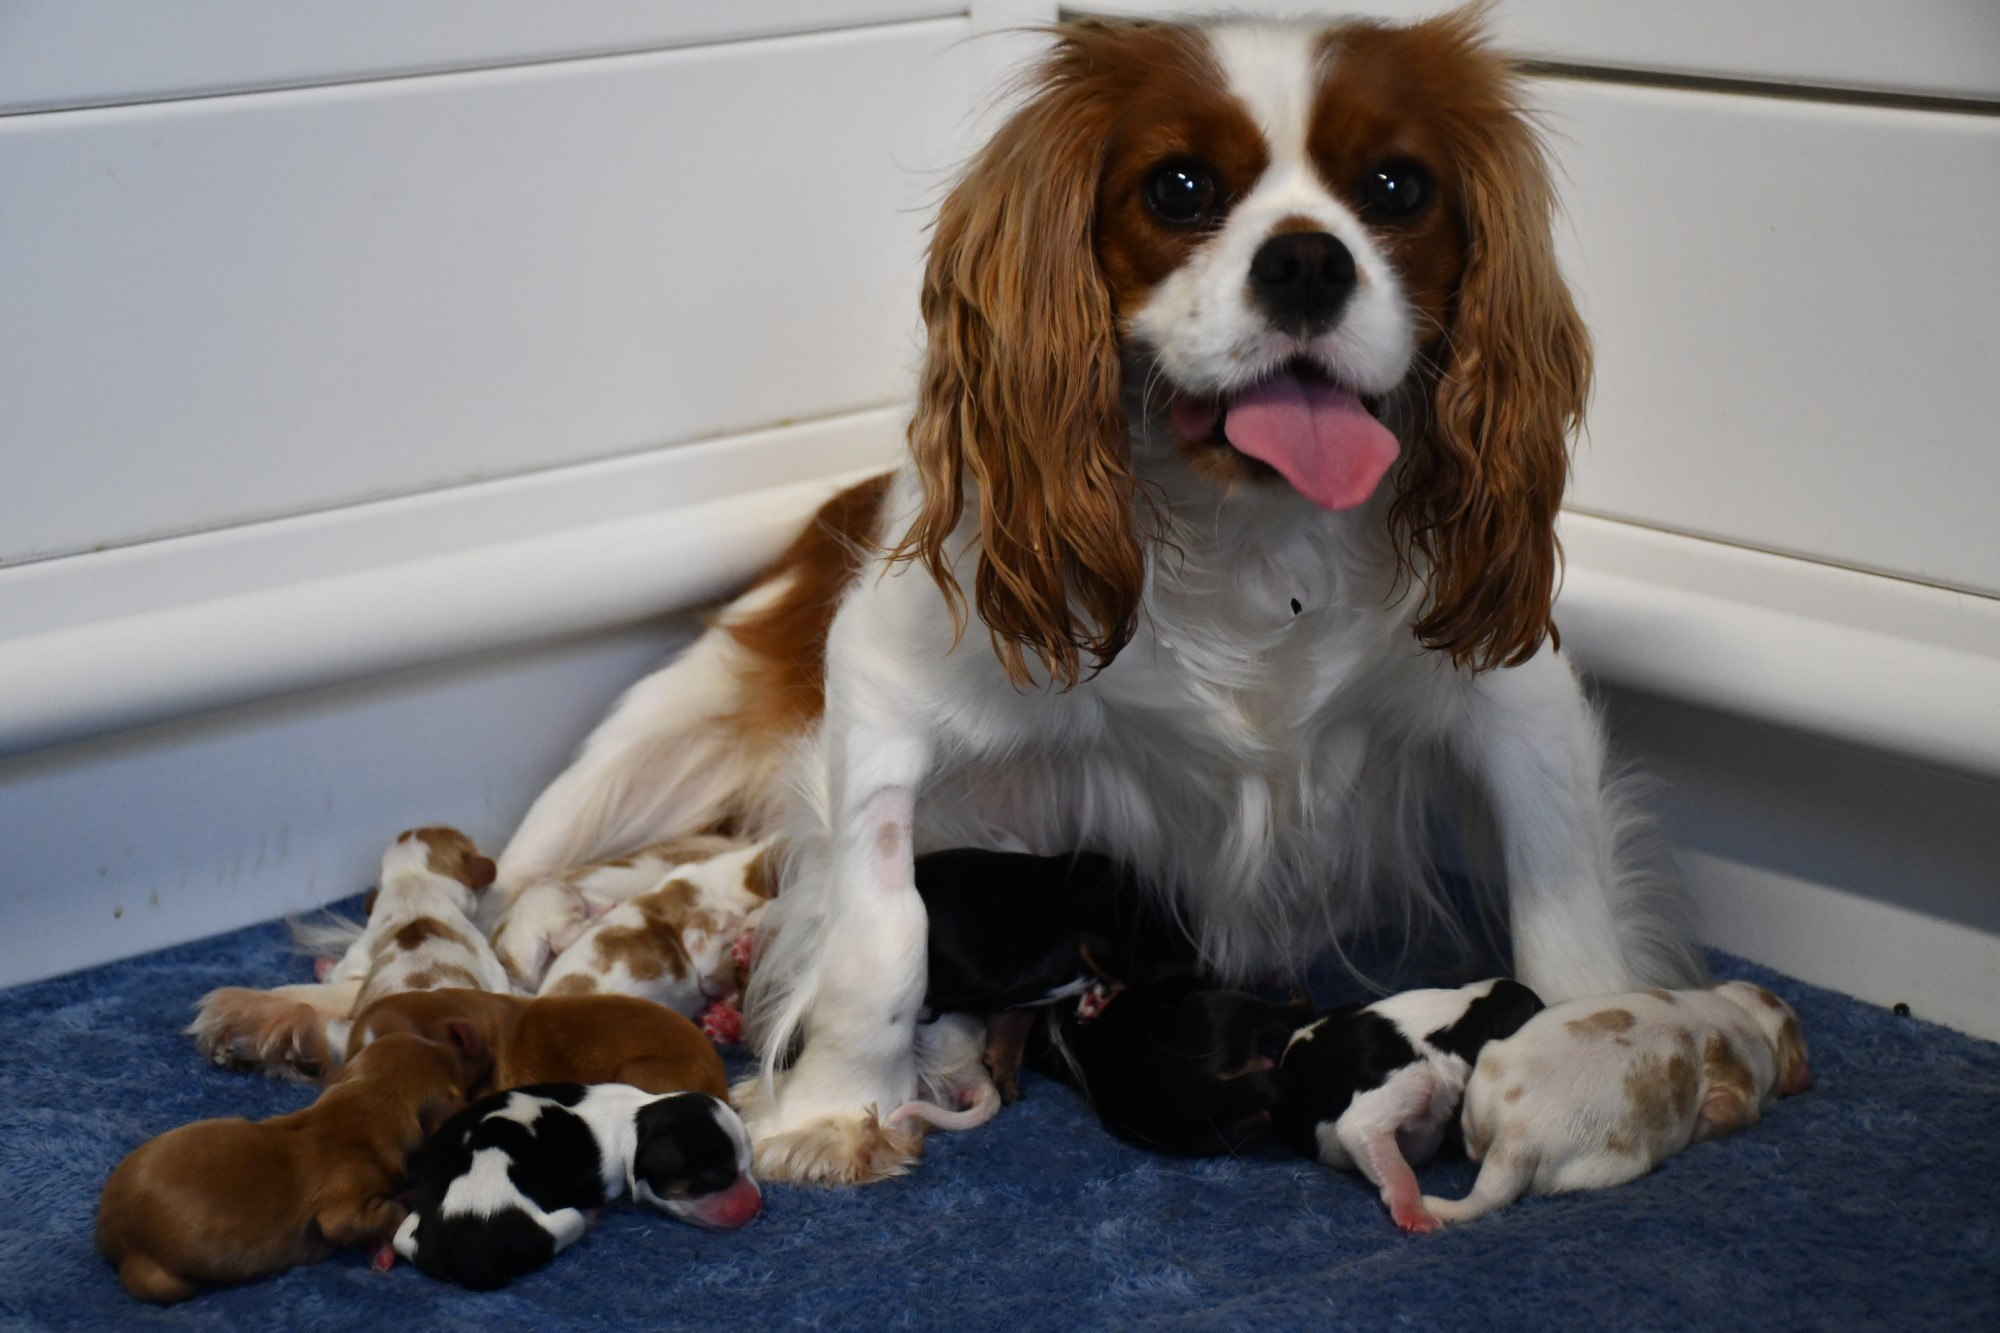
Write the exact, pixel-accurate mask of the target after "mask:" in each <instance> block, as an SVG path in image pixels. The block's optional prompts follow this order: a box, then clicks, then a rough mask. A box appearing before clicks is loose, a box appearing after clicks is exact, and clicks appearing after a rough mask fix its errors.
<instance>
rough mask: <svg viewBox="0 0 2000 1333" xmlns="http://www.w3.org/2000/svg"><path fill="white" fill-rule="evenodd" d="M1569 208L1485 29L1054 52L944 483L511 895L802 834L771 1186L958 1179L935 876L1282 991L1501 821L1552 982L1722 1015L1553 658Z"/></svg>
mask: <svg viewBox="0 0 2000 1333" xmlns="http://www.w3.org/2000/svg"><path fill="white" fill-rule="evenodd" d="M1551 210H1552V197H1551V191H1550V185H1549V177H1548V172H1547V170H1546V168H1545V166H1544V164H1543V160H1542V156H1541V152H1540V150H1539V146H1538V143H1537V140H1536V136H1535V133H1534V130H1533V129H1532V127H1531V126H1530V124H1529V122H1528V121H1527V120H1526V119H1525V118H1524V116H1523V112H1522V108H1521V101H1520V93H1519V90H1518V89H1517V87H1516V86H1515V82H1514V80H1513V79H1512V77H1511V76H1510V74H1509V70H1508V68H1507V66H1506V64H1505V62H1504V61H1503V60H1502V59H1501V58H1500V57H1499V56H1498V55H1496V54H1495V53H1494V52H1493V51H1491V50H1490V49H1488V48H1487V46H1486V45H1485V44H1484V42H1483V40H1482V37H1481V34H1480V32H1479V30H1478V24H1477V20H1476V18H1473V17H1468V16H1466V15H1464V14H1458V15H1452V16H1447V17H1444V18H1441V19H1437V20H1433V21H1430V22H1427V23H1423V24H1420V25H1418V26H1415V27H1407V28H1394V27H1386V26H1379V25H1376V24H1372V23H1347V24H1343V25H1340V26H1336V27H1310V26H1297V25H1287V24H1255V23H1239V22H1228V23H1220V24H1217V25H1213V26H1183V25H1177V24H1168V23H1129V22H1097V21H1082V22H1074V23H1070V24H1067V25H1064V26H1061V27H1059V28H1057V29H1056V30H1055V32H1054V34H1053V44H1052V46H1051V48H1050V50H1049V52H1048V54H1047V55H1046V56H1045V57H1044V58H1043V59H1042V60H1041V62H1040V64H1039V65H1038V67H1037V68H1036V69H1035V70H1034V71H1033V73H1032V75H1031V77H1030V80H1029V83H1028V85H1027V87H1026V89H1025V97H1024V98H1023V100H1022V102H1021V104H1020V105H1019V108H1018V110H1016V111H1015V113H1014V114H1013V116H1012V118H1011V119H1010V120H1008V121H1007V123H1006V124H1005V125H1004V126H1003V127H1002V128H1001V129H1000V130H999V132H998V133H997V134H996V135H995V136H994V137H993V139H992V140H991V142H989V143H987V144H986V145H985V147H984V148H983V149H981V150H980V151H979V153H978V154H977V156H976V157H974V158H973V160H972V162H971V164H970V166H969V167H968V168H967V169H966V171H965V173H964V175H963V176H962V178H960V179H959V181H958V182H957V184H956V186H955V187H954V188H953V189H952V190H951V192H950V194H949V195H948V197H947V198H946V199H945V201H944V204H943V207H942V209H941V211H940V212H939V215H938V218H937V223H936V229H935V234H934V237H933V240H932V243H931V248H930V256H929V261H928V265H927V268H926V272H925V278H924V285H923V317H924V323H925V328H926V332H927V347H926V352H925V358H924V364H923V371H922V382H921V392H920V397H919V400H918V403H917V406H916V411H915V416H914V418H913V420H912V421H911V423H910V428H909V453H908V457H907V459H906V460H905V461H904V462H903V464H902V466H901V467H900V468H898V469H897V470H896V471H895V472H894V473H893V474H890V475H888V476H886V477H881V478H877V479H875V480H873V481H870V482H866V483H864V484H862V485H860V486H857V487H855V488H853V489H852V490H849V491H847V492H845V493H844V494H841V495H839V496H837V497H836V498H835V499H833V500H832V501H831V502H829V503H828V504H827V505H826V507H825V508H824V509H822V510H821V511H820V513H819V515H818V517H817V518H816V519H815V520H814V522H813V523H812V524H811V525H810V526H809V528H808V529H807V531H806V532H805V533H804V534H803V535H801V536H800V537H799V538H798V540H797V541H796V542H795V543H794V545H793V546H792V548H791V549H790V551H789V552H788V553H787V554H786V555H785V556H784V557H783V558H782V559H781V560H780V561H779V563H778V564H777V565H776V566H775V567H774V568H773V569H772V570H771V571H770V572H769V573H768V574H767V575H766V576H765V577H764V578H763V579H762V580H761V581H760V582H758V583H757V584H756V585H755V586H754V587H752V588H751V589H750V591H748V592H746V593H745V594H743V595H742V596H741V597H740V598H738V599H737V600H736V601H735V602H733V603H732V604H731V605H729V606H728V607H727V608H726V609H725V610H723V611H722V612H721V613H720V615H719V616H718V617H717V618H716V620H715V621H714V623H713V625H712V627H711V628H710V629H709V630H708V631H707V633H705V634H704V635H703V636H702V638H701V639H699V640H698V641H697V642H696V643H695V644H694V645H693V646H692V647H690V648H689V649H688V650H687V651H686V652H685V653H684V654H683V655H682V656H681V657H680V658H679V659H678V660H677V661H675V662H674V663H672V664H671V665H669V666H668V667H666V668H665V669H664V670H662V671H660V672H658V673H657V674H655V675H653V676H651V677H649V678H647V679H646V680H644V681H641V682H640V683H639V684H638V685H637V686H635V687H634V688H633V689H632V690H631V691H630V693H628V694H627V695H626V697H625V698H624V699H623V701H621V702H620V703H619V705H618V706H617V708H616V709H615V710H614V711H613V713H612V714H611V716H610V718H609V719H608V720H606V721H605V722H604V723H603V724H602V725H601V726H600V727H599V728H598V729H597V730H596V732H594V733H593V734H592V735H591V737H590V738H589V740H588V742H587V743H586V744H585V746H584V749H583V751H582V754H581V756H580V757H579V758H578V759H577V760H576V762H575V763H574V764H573V765H572V766H571V767H570V768H569V770H568V771H566V772H565V773H564V774H562V776H561V777H560V778H558V779H557V780H556V782H555V783H554V784H553V785H552V786H551V787H550V788H549V789H548V791H547V792H545V793H544V794H543V795H542V797H541V798H540V799H539V800H538V801H537V802H536V803H535V805H534V807H533V809H532V810H530V812H529V814H528V816H527V819H526V821H525V822H524V824H523V825H522V827H521V829H520V831H519V833H518V834H517V835H516V837H515V839H514V841H513V843H512V845H510V846H509V847H508V848H507V851H506V854H505V856H504V858H503V859H502V862H501V867H500V875H501V885H502V888H503V890H505V889H507V888H512V887H518V886H520V885H522V884H525V883H528V882H530V881H531V880H532V879H534V878H535V877H536V876H539V875H542V874H546V873H550V872H557V871H560V870H562V869H564V868H565V867H567V866H570V865H574V864H578V863H581V862H584V861H589V860H593V859H596V858H600V857H603V856H607V855H616V854H618V853H621V852H623V851H627V850H630V849H632V848H635V847H639V846H643V845H645V844H647V843H652V842H657V841H659V840H660V839H662V838H667V837H671V836H675V835H679V834H684V833H689V832H695V831H700V830H707V829H722V830H726V831H729V832H732V833H735V834H739V835H754V836H761V835H764V834H769V833H781V834H782V835H783V836H784V837H785V838H786V840H787V844H788V849H789V850H788V867H787V874H786V876H785V888H784V890H783V892H782V893H781V894H780V896H779V897H778V899H777V901H776V903H775V905H774V908H773V910H772V913H771V916H770V918H769V919H768V921H767V927H768V929H767V933H766V938H765V942H764V944H763V945H762V948H761V952H760V954H759V957H758V961H757V965H756V969H755V972H754V974H753V980H752V985H751V994H750V997H749V999H750V1022H751V1032H752V1035H753V1039H754V1040H755V1041H756V1043H757V1045H758V1047H759V1049H760V1050H761V1051H762V1053H763V1055H764V1057H765V1071H764V1075H763V1077H762V1078H760V1079H758V1080H756V1081H754V1082H753V1083H751V1084H747V1085H746V1086H745V1088H744V1089H743V1094H744V1098H743V1100H744V1111H745V1114H746V1117H747V1119H748V1121H749V1124H750V1128H751V1131H752V1133H753V1134H754V1135H755V1138H756V1141H757V1145H758V1166H759V1168H760V1170H762V1171H763V1172H765V1173H766V1174H768V1175H770V1176H773V1177H777V1178H792V1179H817V1180H849V1181H852V1180H867V1179H872V1178H876V1177H880V1176H884V1175H889V1174H893V1173H895V1172H897V1171H900V1170H902V1169H904V1168H905V1167H906V1166H907V1165H908V1164H909V1163H910V1162H911V1161H912V1160H913V1159H914V1157H915V1156H916V1155H917V1154H918V1152H919V1151H920V1150H921V1147H922V1137H921V1136H922V1133H923V1127H922V1126H921V1125H920V1124H911V1123H902V1124H894V1125H892V1124H889V1123H887V1122H886V1116H887V1113H888V1112H889V1111H890V1110H891V1109H892V1108H895V1107H897V1106H899V1105H901V1104H903V1103H904V1102H907V1101H909V1100H911V1099H912V1098H914V1097H917V1096H919V1095H920V1094H922V1093H923V1092H925V1091H926V1090H925V1089H924V1088H922V1086H921V1084H922V1081H923V1073H924V1070H923V1069H922V1068H921V1067H920V1063H919V1061H918V1059H917V1056H916V1053H915V1050H914V1041H913V1034H914V1029H915V1024H916V1021H917V1017H918V1011H919V1009H920V1008H921V1006H922V1004H923V1000H924V979H925V958H924V949H925V920H924V909H923V904H922V901H921V899H920V898H919V897H918V895H917V892H916V889H915V888H914V887H913V884H912V880H911V860H912V857H913V855H914V854H915V853H917V852H919V851H924V850H928V849H931V848H937V847H951V846H986V847H996V848H1004V849H1011V850H1022V851H1031V852H1035V853H1039V854H1053V853H1059V852H1066V851H1070V850H1073V849H1080V848H1081V849H1090V850H1093V851H1097V852H1102V853H1105V854H1107V855H1110V856H1112V857H1115V858H1117V859H1119V860H1121V861H1124V862H1128V863H1130V864H1131V865H1132V866H1133V867H1134V868H1135V869H1136V870H1137V871H1138V872H1139V874H1140V875H1141V876H1142V877H1143V878H1144V879H1145V880H1146V881H1148V882H1150V883H1151V884H1153V885H1155V886H1156V887H1157V889H1158V891H1159V892H1160V893H1162V894H1163V895H1167V896H1168V897H1169V899H1170V901H1171V903H1172V905H1173V906H1174V908H1175V909H1176V910H1177V911H1178V913H1179V914H1180V915H1181V916H1182V918H1183V919H1184V920H1185V921H1186V922H1187V923H1188V925H1189V927H1190V928H1191V929H1192V930H1193V931H1194V932H1195V934H1196V936H1197V937H1198V939H1199V942H1200V944H1201V947H1202V949H1203V951H1204V954H1205V956H1206V957H1207V959H1208V961H1209V962H1210V963H1211V964H1212V965H1213V966H1214V968H1215V969H1216V971H1217V972H1218V973H1219V974H1220V975H1221V976H1223V977H1225V978H1230V979H1242V980H1247V979H1253V978H1257V977H1269V976H1273V975H1281V974H1284V973H1286V972H1288V971H1291V970H1294V969H1296V968H1297V967H1298V966H1299V965H1301V964H1302V963H1303V962H1304V961H1305V960H1307V959H1308V958H1310V957H1312V956H1314V955H1315V954H1317V953H1319V952H1321V951H1322V950H1324V949H1325V948H1326V946H1327V945H1328V944H1329V943H1331V942H1333V941H1335V940H1337V939H1339V938H1341V937H1343V936H1347V937H1351V936H1352V934H1353V933H1354V932H1356V931H1357V930H1360V929H1363V928H1367V927H1371V926H1378V925H1381V924H1383V923H1384V922H1385V921H1386V922H1392V923H1395V922H1400V923H1405V924H1407V923H1408V922H1410V921H1412V920H1414V919H1425V917H1424V913H1425V912H1426V911H1427V910H1428V909H1430V908H1433V907H1434V906H1435V894H1434V889H1433V885H1432V879H1431V874H1430V867H1431V865H1432V858H1431V849H1430V847H1429V842H1428V838H1427V831H1428V825H1427V820H1426V812H1427V811H1428V810H1429V809H1432V808H1434V806H1435V803H1436V802H1437V801H1438V800H1440V799H1442V798H1444V797H1448V796H1455V795H1459V794H1463V793H1466V792H1470V793H1472V794H1474V795H1476V796H1478V797H1482V798H1483V806H1484V808H1485V810H1486V811H1487V812H1488V815H1489V817H1490V818H1489V820H1488V821H1487V822H1488V823H1490V826H1491V828H1492V830H1493V832H1494V834H1495V837H1494V838H1493V839H1491V841H1492V842H1493V843H1494V844H1495V850H1496V852H1497V854H1498V858H1499V866H1500V867H1501V868H1502V869H1503V870H1504V875H1503V876H1502V878H1504V882H1505V884H1506V886H1507V920H1508V923H1509V925H1510V927H1511V936H1512V945H1513V950H1514V960H1515V970H1516V972H1517V974H1518V975H1519V976H1520V977H1521V979H1522V980H1523V981H1525V982H1526V983H1527V984H1528V985H1530V986H1532V987H1533V988H1534V989H1535V990H1536V991H1538V992H1540V993H1541V994H1542V995H1543V996H1545V997H1546V998H1547V999H1549V1000H1550V1001H1552V1002H1553V1001H1557V1000H1561V999H1564V998H1566V997H1569V996H1575V995H1582V994H1589V993H1594V992H1605V991H1618V990H1625V989H1628V988H1630V987H1633V986H1636V985H1643V984H1650V983H1658V982H1668V983H1672V982H1678V981H1682V980H1685V979H1687V977H1688V976H1690V975H1691V974H1692V973H1693V972H1694V971H1695V970H1696V969H1697V967H1698V964H1697V963H1696V962H1695V960H1694V956H1693V954H1692V952H1691V951H1690V950H1689V949H1688V947H1687V946H1686V944H1685V942H1684V940H1683V939H1682V938H1681V937H1680V935H1679V934H1678V932H1676V931H1675V930H1674V929H1673V928H1672V927H1671V926H1669V925H1668V924H1666V923H1665V921H1664V920H1663V919H1662V918H1661V917H1660V916H1659V915H1658V914H1656V913H1655V912H1654V911H1653V910H1652V909H1650V908H1649V907H1648V906H1647V905H1646V903H1645V902H1644V901H1642V899H1643V898H1645V897H1646V895H1645V894H1644V893H1643V891H1642V890H1643V885H1642V884H1641V883H1640V882H1639V880H1640V878H1641V877H1639V876H1637V875H1635V874H1634V873H1633V872H1632V870H1631V868H1630V866H1629V865H1628V864H1627V862H1628V860H1629V858H1628V857H1626V856H1624V855H1623V854H1621V850H1620V849H1621V846H1622V844H1623V842H1624V838H1623V836H1622V835H1623V833H1624V831H1625V830H1626V828H1627V826H1628V824H1629V821H1627V820H1625V819H1623V817H1622V816H1621V815H1620V814H1619V803H1618V801H1617V800H1616V799H1615V795H1614V794H1613V793H1612V792H1611V791H1610V790H1609V789H1608V787H1607V779H1606V774H1605V760H1604V748H1603V741H1602V738H1601V736H1600V732H1599V728H1598V724H1597V721H1596V719H1595V717H1594V715H1593V713H1592V711H1591V708H1590V706H1589V705H1588V703H1587V702H1586V700H1585V698H1584V696H1583V693H1582V691H1581V690H1580V689H1579V687H1578V683H1577V680H1576V677H1575V675H1574V673H1573V672H1572V669H1571V667H1570V665H1569V663H1568V662H1567V661H1565V660H1564V658H1563V657H1562V656H1560V655H1559V652H1558V640H1557V636H1556V633H1555V627H1554V626H1553V624H1552V623H1551V621H1550V604H1551V600H1552V596H1553V585H1554V583H1555V580H1556V575H1557V560H1558V553H1557V546H1556V537H1555V532H1554V527H1553V524H1554V521H1555V517H1556V510H1557V506H1558V503H1559V502H1560V500H1561V498H1562V491H1563V483H1564V479H1565V476H1566V473H1567V470H1568V455H1567V449H1566V441H1567V437H1568V435H1569V433H1570V432H1571V430H1572V429H1573V428H1574V427H1575V426H1576V424H1577V421H1578V417H1579V415H1580V413H1581V412H1582V410H1583V406H1584V400H1585V397H1586V395H1587V392H1588V388H1589V382H1590V350H1589V345H1588V341H1587V338H1586V335H1585V332H1584V329H1583V327H1582V325H1581V323H1580V322H1579V321H1578V318H1577V314H1576V310H1575V308H1574V306H1573V305H1572V303H1571V300H1570V296H1569V293H1568V291H1567V290H1566V289H1565V288H1564V285H1563V281H1562V278H1561V276H1560V274H1559V273H1558V271H1557V267H1556V263H1555V258H1554V255H1553V253H1552V249H1551V244H1550V222H1551Z"/></svg>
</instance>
